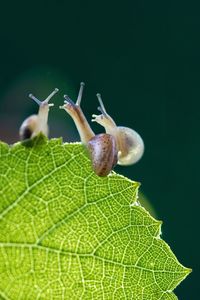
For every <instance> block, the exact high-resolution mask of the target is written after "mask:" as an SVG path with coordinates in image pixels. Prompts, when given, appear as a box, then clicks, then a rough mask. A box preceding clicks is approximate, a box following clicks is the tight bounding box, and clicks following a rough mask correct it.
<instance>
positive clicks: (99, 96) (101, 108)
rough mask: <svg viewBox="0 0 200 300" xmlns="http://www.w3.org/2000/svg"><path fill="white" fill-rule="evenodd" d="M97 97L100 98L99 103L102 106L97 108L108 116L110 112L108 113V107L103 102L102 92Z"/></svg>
mask: <svg viewBox="0 0 200 300" xmlns="http://www.w3.org/2000/svg"><path fill="white" fill-rule="evenodd" d="M97 98H98V100H99V104H100V106H99V107H98V108H97V109H98V110H99V111H100V112H101V113H102V114H103V115H104V116H107V115H108V114H107V111H106V109H105V106H104V104H103V101H102V98H101V94H99V93H98V94H97Z"/></svg>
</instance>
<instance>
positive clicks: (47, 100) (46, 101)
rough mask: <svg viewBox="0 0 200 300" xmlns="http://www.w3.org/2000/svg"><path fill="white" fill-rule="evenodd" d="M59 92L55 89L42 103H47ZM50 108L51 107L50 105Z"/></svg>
mask: <svg viewBox="0 0 200 300" xmlns="http://www.w3.org/2000/svg"><path fill="white" fill-rule="evenodd" d="M58 91H59V89H57V88H55V90H54V91H53V92H52V93H51V94H50V95H49V96H48V97H47V98H46V99H45V100H44V101H43V102H45V103H48V102H49V100H50V99H51V98H52V97H53V96H54V95H55V94H56V93H57V92H58ZM51 106H52V105H51Z"/></svg>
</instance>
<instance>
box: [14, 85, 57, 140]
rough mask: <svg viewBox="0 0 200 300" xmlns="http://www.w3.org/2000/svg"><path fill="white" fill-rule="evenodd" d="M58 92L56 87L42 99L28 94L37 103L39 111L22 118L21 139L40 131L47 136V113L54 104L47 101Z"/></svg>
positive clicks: (30, 136)
mask: <svg viewBox="0 0 200 300" xmlns="http://www.w3.org/2000/svg"><path fill="white" fill-rule="evenodd" d="M57 92H58V89H57V88H56V89H55V90H54V91H53V92H52V93H51V94H50V95H49V96H48V97H47V98H46V99H45V100H44V101H40V100H38V99H37V98H36V97H35V96H33V95H32V94H29V98H31V99H32V100H34V101H35V102H36V103H37V104H38V105H39V111H38V114H37V115H31V116H30V117H28V118H27V119H25V120H24V122H23V123H22V125H21V127H20V129H19V136H20V139H21V140H25V139H29V138H32V137H34V136H36V135H37V134H38V133H40V132H42V133H43V134H44V135H46V136H48V131H49V130H48V124H47V122H48V114H49V107H50V106H54V104H53V103H49V100H50V99H51V98H52V97H53V96H54V95H55V94H56V93H57Z"/></svg>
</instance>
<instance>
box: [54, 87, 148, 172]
mask: <svg viewBox="0 0 200 300" xmlns="http://www.w3.org/2000/svg"><path fill="white" fill-rule="evenodd" d="M83 87H84V83H81V85H80V90H79V95H78V98H77V101H76V103H74V102H73V101H72V100H71V99H70V98H69V97H68V96H67V95H65V96H64V98H65V104H64V105H63V106H60V108H62V109H65V110H66V111H67V113H68V114H69V115H70V116H71V117H72V119H73V120H74V123H75V125H76V127H77V130H78V132H79V135H80V138H81V141H82V143H83V144H85V145H86V146H87V148H88V150H89V152H90V157H91V160H92V166H93V169H94V172H95V173H96V174H97V175H99V176H106V175H108V174H109V172H110V171H111V170H112V169H113V167H114V166H115V165H116V163H118V164H121V165H130V164H133V163H135V162H137V161H138V160H139V159H140V158H141V156H142V155H143V152H144V143H143V140H142V138H141V137H140V135H139V134H138V133H137V132H136V131H134V130H133V129H130V128H127V127H120V126H119V127H117V126H116V124H115V122H114V121H113V119H112V118H111V117H110V116H109V115H108V114H107V112H106V110H105V107H104V105H103V102H102V99H101V96H100V94H97V97H98V100H99V103H100V107H98V109H99V110H100V111H101V115H92V116H93V119H92V121H93V122H97V123H99V124H101V125H102V126H103V127H104V128H105V130H106V133H103V134H99V135H95V134H94V132H93V131H92V129H91V127H90V125H89V124H88V122H87V120H86V118H85V115H84V114H83V112H82V109H81V107H80V103H81V98H82V93H83Z"/></svg>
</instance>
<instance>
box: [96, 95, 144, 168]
mask: <svg viewBox="0 0 200 300" xmlns="http://www.w3.org/2000/svg"><path fill="white" fill-rule="evenodd" d="M97 98H98V100H99V104H100V106H99V107H98V110H99V111H100V112H101V114H100V115H95V114H93V115H92V117H93V119H92V122H97V123H98V124H100V125H102V126H103V127H104V128H105V131H106V133H108V134H110V135H112V136H113V137H114V138H115V140H116V143H117V149H118V162H117V163H118V164H119V165H124V166H127V165H132V164H134V163H136V162H137V161H138V160H139V159H140V158H141V157H142V155H143V153H144V142H143V140H142V138H141V136H140V135H139V134H138V133H137V132H136V131H135V130H133V129H131V128H128V127H123V126H117V125H116V124H115V122H114V120H113V119H112V118H111V117H110V116H109V114H108V113H107V112H106V109H105V107H104V104H103V101H102V99H101V95H100V94H97Z"/></svg>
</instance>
